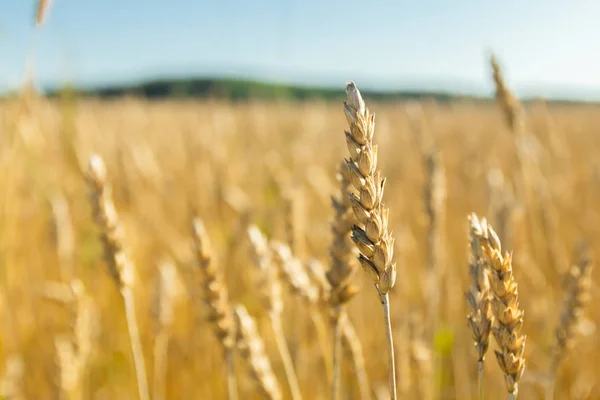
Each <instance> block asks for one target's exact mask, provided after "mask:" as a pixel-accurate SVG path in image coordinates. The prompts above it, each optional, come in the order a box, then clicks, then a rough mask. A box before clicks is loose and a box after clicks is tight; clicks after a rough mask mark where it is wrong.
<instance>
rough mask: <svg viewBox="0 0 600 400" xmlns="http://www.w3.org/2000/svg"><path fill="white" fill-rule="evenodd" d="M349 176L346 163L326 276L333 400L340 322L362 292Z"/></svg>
mask: <svg viewBox="0 0 600 400" xmlns="http://www.w3.org/2000/svg"><path fill="white" fill-rule="evenodd" d="M348 175H349V171H348V168H347V167H346V163H345V162H342V164H340V166H339V167H338V173H337V180H338V183H339V192H338V193H337V194H336V195H334V196H332V197H331V204H332V206H333V212H334V215H333V219H332V221H331V234H332V241H331V244H330V246H329V258H330V268H329V271H327V274H326V277H327V282H328V288H329V290H328V295H329V299H328V302H329V305H330V307H331V311H332V322H333V332H334V339H333V340H334V343H333V382H332V385H331V398H332V400H336V399H337V398H338V394H339V385H340V368H341V343H340V342H341V336H342V335H341V332H342V330H341V326H340V324H341V322H340V321H342V320H344V319H345V310H344V306H345V304H346V303H347V302H348V301H349V300H350V299H351V298H352V297H354V295H356V293H358V288H357V287H356V286H354V285H353V284H352V283H351V282H350V281H351V280H352V277H353V276H354V273H355V272H356V269H357V267H358V266H357V265H356V262H355V257H356V248H355V247H354V246H353V244H352V240H351V239H350V232H351V230H352V226H353V225H354V224H355V222H356V219H355V218H354V215H353V213H352V203H351V202H350V198H349V197H348V192H350V190H351V189H350V180H349V178H348Z"/></svg>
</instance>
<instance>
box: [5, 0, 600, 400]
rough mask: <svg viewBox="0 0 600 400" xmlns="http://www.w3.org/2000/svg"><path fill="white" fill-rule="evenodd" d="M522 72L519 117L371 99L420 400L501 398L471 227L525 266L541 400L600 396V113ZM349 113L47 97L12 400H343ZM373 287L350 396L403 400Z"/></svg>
mask: <svg viewBox="0 0 600 400" xmlns="http://www.w3.org/2000/svg"><path fill="white" fill-rule="evenodd" d="M48 4H49V2H44V1H42V2H40V8H39V9H37V14H36V20H37V23H38V24H41V23H42V22H43V21H44V20H45V16H44V13H45V11H44V9H45V7H47V5H48ZM499 68H500V67H499V66H498V64H497V62H496V61H495V60H493V61H492V68H491V69H490V73H489V75H490V81H494V82H495V85H496V91H497V103H494V102H492V101H476V100H469V99H465V100H460V99H455V100H452V101H447V102H440V101H435V100H423V101H381V100H380V99H376V98H370V97H369V96H368V95H367V96H365V100H366V102H367V105H368V107H369V110H370V111H371V112H373V113H375V114H376V115H377V119H376V128H375V132H376V134H375V137H374V139H373V140H374V142H375V143H376V144H377V145H378V146H379V152H378V167H379V169H381V171H382V173H383V175H384V176H385V177H386V179H387V183H386V191H385V204H386V207H388V208H389V209H390V213H389V220H388V229H389V230H390V231H392V232H393V235H394V237H395V243H394V250H395V261H396V263H397V267H396V268H397V281H396V285H395V286H394V287H393V289H392V290H391V292H390V298H391V302H392V308H391V324H392V331H393V336H394V341H395V359H396V362H395V364H396V378H397V392H398V398H400V399H426V400H433V399H471V398H473V399H475V398H478V364H477V348H476V347H475V346H474V339H473V332H472V329H471V328H470V326H469V324H468V322H467V318H466V317H467V315H468V314H469V313H470V312H471V311H472V310H471V309H470V308H469V304H468V303H467V301H466V300H465V293H466V292H468V291H470V290H473V289H470V287H471V285H472V284H473V283H472V279H473V278H472V277H471V276H470V269H469V264H470V263H473V254H474V252H476V249H474V248H472V247H471V246H470V243H471V241H472V240H473V239H472V238H470V236H469V227H470V225H469V220H468V217H469V215H471V213H476V214H477V215H478V216H480V217H482V218H483V217H485V218H487V221H488V222H489V223H490V224H491V225H492V226H493V227H494V229H495V231H496V232H497V234H498V239H499V240H500V241H501V242H502V248H503V249H505V250H507V251H509V252H510V253H511V254H512V270H513V273H514V279H515V280H516V282H517V283H518V288H519V290H518V298H519V305H518V308H519V309H521V310H523V311H524V315H523V318H522V320H523V326H522V328H521V327H520V325H519V326H518V327H517V328H515V326H512V327H510V329H517V333H518V330H519V329H520V332H521V333H522V334H524V335H526V336H527V342H526V343H527V345H526V347H525V352H524V354H523V358H524V359H525V360H526V368H525V372H524V374H523V376H522V378H520V381H519V398H522V399H538V398H540V399H550V398H556V399H598V398H600V386H599V385H598V384H599V382H600V381H599V379H598V374H599V372H600V346H599V345H598V340H597V325H598V323H600V307H598V306H597V304H598V300H599V299H598V279H597V274H596V273H594V272H590V271H593V269H591V266H592V265H593V255H594V254H600V201H599V200H598V199H599V197H600V164H599V162H598V160H600V135H599V133H600V132H599V131H598V127H599V126H600V113H599V112H598V106H597V105H596V104H593V103H589V104H586V103H576V104H575V103H574V104H568V103H553V102H546V101H543V100H533V101H527V102H525V103H523V104H521V103H519V101H518V100H517V99H516V98H515V97H514V95H513V94H512V92H511V91H510V89H509V88H508V87H507V84H506V83H505V82H504V80H503V78H502V75H501V74H502V72H501V71H500V69H499ZM357 84H358V85H360V82H357ZM342 101H343V99H342V98H341V97H340V98H339V99H338V98H335V99H334V100H327V101H326V100H316V99H313V100H308V101H299V100H292V99H288V100H280V101H267V100H257V99H250V100H245V101H237V102H234V101H228V100H223V99H204V100H193V99H190V100H184V99H181V100H178V99H168V100H148V99H145V98H142V97H138V96H121V97H117V98H114V99H100V98H98V99H95V98H93V97H88V96H85V97H84V96H79V95H78V94H76V93H75V92H72V91H70V90H68V89H65V90H63V91H61V92H60V93H59V94H58V95H56V96H52V97H47V96H44V95H43V94H40V93H39V92H38V91H37V90H35V88H34V87H33V86H31V85H24V86H23V87H22V88H20V90H19V91H18V92H17V93H15V94H14V95H12V96H9V97H7V98H5V99H3V100H1V101H0V194H1V197H0V321H1V324H0V363H1V364H0V377H1V382H0V394H1V395H2V396H3V398H7V399H63V398H64V399H99V400H100V399H137V398H152V399H226V398H235V396H233V395H232V392H233V393H235V392H237V396H238V397H239V398H240V399H253V398H263V396H266V397H270V398H275V399H276V398H284V399H287V398H294V400H297V399H299V398H300V397H302V398H304V399H328V398H331V390H332V387H331V386H332V379H333V376H332V375H333V370H332V362H333V359H332V356H333V352H334V330H335V329H334V325H335V323H334V322H335V320H336V318H334V317H335V316H336V315H337V316H339V314H336V312H339V311H340V310H341V308H340V309H335V308H334V310H333V311H334V312H332V308H331V307H330V306H331V304H328V299H325V300H323V299H324V297H327V295H325V294H323V292H322V291H323V290H325V289H324V286H323V282H324V281H323V275H322V273H323V272H324V271H326V270H328V269H329V268H330V267H331V258H330V246H332V241H333V235H332V231H331V224H332V222H333V223H335V220H334V217H335V215H336V214H335V211H334V208H333V207H332V199H331V197H332V196H334V197H335V196H337V195H338V194H339V190H340V189H339V183H338V182H337V178H336V177H337V174H338V171H339V169H338V168H339V165H340V163H341V162H342V161H343V159H344V157H347V149H346V142H345V138H344V130H345V129H348V128H347V123H346V120H345V118H344V107H343V102H342ZM90 159H91V160H92V161H91V164H90ZM90 168H91V169H90ZM342 175H343V174H342ZM106 188H108V189H107V190H108V191H107V192H105V191H104V190H106ZM102 196H108V197H102ZM107 199H108V200H107ZM111 199H112V200H111ZM111 201H112V202H114V209H113V208H112V204H111ZM335 204H336V203H335V201H334V205H335ZM115 211H116V213H115ZM111 224H112V225H111ZM121 224H122V225H121ZM111 229H112V230H111ZM121 229H122V230H121ZM348 233H349V231H348ZM472 233H473V231H471V234H472ZM483 234H484V233H482V235H483ZM491 243H492V244H494V242H493V240H492V242H491ZM111 246H112V247H111ZM288 248H289V250H288ZM107 249H108V250H107ZM352 263H356V260H354V259H353V261H352ZM353 265H354V264H353ZM257 267H258V268H257ZM356 268H357V269H358V272H357V273H356V274H350V275H351V283H352V285H354V286H353V287H349V288H347V290H348V293H347V294H348V299H349V298H350V297H352V298H351V299H349V300H348V299H346V298H344V299H342V300H340V303H341V304H343V305H344V308H343V310H345V313H347V320H345V319H344V324H342V328H341V329H342V331H343V335H344V338H346V339H344V340H343V341H342V342H343V345H342V349H341V354H342V356H341V362H340V368H341V369H340V376H339V386H338V393H337V395H336V397H337V398H339V399H363V400H364V399H368V398H372V399H386V398H389V395H390V394H389V392H388V355H387V353H386V349H385V331H384V325H383V324H382V323H381V322H382V312H381V305H380V303H381V301H380V299H379V298H378V297H377V296H375V293H376V291H375V289H374V287H373V281H372V279H371V278H370V277H369V275H367V274H365V273H363V271H361V270H360V268H358V263H356ZM590 273H591V275H590ZM273 282H275V285H276V286H269V285H272V284H273ZM345 283H348V282H345ZM265 284H267V293H265ZM325 286H326V285H325ZM273 287H275V288H274V289H273ZM269 290H274V292H273V291H271V292H269ZM224 291H226V292H227V294H226V295H224V294H223V293H224ZM355 292H356V294H355ZM354 294H355V295H354ZM346 300H347V301H346ZM329 301H330V302H331V301H332V300H329ZM239 306H243V307H245V309H244V308H239ZM340 307H341V306H340ZM234 309H235V313H234V312H233V310H234ZM246 310H247V314H246ZM336 310H337V311H336ZM341 315H342V316H343V317H342V318H346V317H345V314H344V313H342V314H341ZM248 316H249V317H250V318H251V319H250V318H248ZM252 319H253V321H254V323H255V325H256V326H254V325H253V324H252ZM517 319H518V318H517ZM132 327H133V329H134V330H135V329H137V330H138V331H139V332H137V333H139V344H140V345H141V347H140V348H139V349H137V351H136V345H135V343H136V342H138V340H137V339H136V337H137V335H136V333H135V332H132ZM349 327H350V328H349ZM494 327H495V328H493V329H497V327H496V325H494ZM352 328H353V329H354V330H355V331H356V332H354V331H349V330H348V329H352ZM245 335H247V336H245ZM253 335H254V336H253ZM348 337H350V339H347V338H348ZM516 337H517V336H515V337H514V338H513V340H516V339H515V338H516ZM507 340H508V339H507ZM261 346H264V354H260V353H261V351H262V350H263V347H261ZM353 346H354V347H353ZM498 349H500V348H499V346H498V345H497V343H496V342H495V341H494V340H493V339H491V340H490V350H489V351H488V357H486V361H485V363H484V364H483V365H484V370H483V377H484V380H485V386H484V390H485V398H486V399H502V398H506V395H507V394H506V386H505V382H504V377H503V371H502V370H501V369H500V368H499V366H498V363H497V362H496V357H495V356H494V350H498ZM500 350H501V349H500ZM256 352H258V353H256ZM357 352H358V353H357ZM286 353H289V359H287V356H286ZM359 353H362V357H363V358H364V366H363V365H361V361H360V359H359V360H358V361H357V359H356V355H357V354H359ZM517 358H518V357H517ZM269 364H270V365H269ZM232 366H233V368H232ZM253 367H256V369H254V372H253V373H254V375H253V373H252V372H251V370H252V368H253ZM364 373H366V376H365V374H364ZM361 374H362V375H361ZM143 375H145V377H144V376H143ZM294 376H295V377H296V378H297V383H296V382H294V381H295V378H294ZM144 380H145V381H147V383H146V384H143V383H141V381H144ZM517 380H518V378H517ZM141 386H147V389H146V388H142V387H141ZM146 390H147V392H148V393H145V392H146Z"/></svg>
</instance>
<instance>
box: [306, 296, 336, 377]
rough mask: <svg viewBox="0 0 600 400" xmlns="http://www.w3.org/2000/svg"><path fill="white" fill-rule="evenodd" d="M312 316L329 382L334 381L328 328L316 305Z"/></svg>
mask: <svg viewBox="0 0 600 400" xmlns="http://www.w3.org/2000/svg"><path fill="white" fill-rule="evenodd" d="M310 318H311V320H312V322H313V325H314V326H315V331H316V332H317V338H318V340H319V347H320V348H321V354H322V356H323V364H324V365H325V373H326V374H327V383H329V382H332V381H333V370H332V368H331V363H330V361H329V357H328V355H329V354H330V353H329V351H330V350H329V346H328V345H327V328H326V327H325V322H324V321H323V317H322V316H321V314H320V313H319V311H318V310H317V309H316V308H315V307H311V311H310Z"/></svg>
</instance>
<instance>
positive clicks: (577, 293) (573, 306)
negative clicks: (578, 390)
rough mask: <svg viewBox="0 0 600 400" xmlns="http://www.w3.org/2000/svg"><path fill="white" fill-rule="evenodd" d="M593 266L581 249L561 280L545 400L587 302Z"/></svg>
mask: <svg viewBox="0 0 600 400" xmlns="http://www.w3.org/2000/svg"><path fill="white" fill-rule="evenodd" d="M593 265H594V260H593V257H592V254H591V252H590V251H589V250H587V249H585V250H582V252H581V254H580V256H579V261H578V262H577V264H576V265H574V266H572V267H571V269H570V270H569V273H568V275H567V277H566V279H565V288H564V289H565V300H564V305H563V310H562V312H561V314H560V319H559V323H558V326H557V327H556V343H555V345H554V349H553V354H552V361H551V363H550V370H549V372H548V375H549V383H548V387H547V388H546V399H552V398H553V396H554V385H555V382H556V373H557V372H558V368H559V366H560V364H561V362H562V360H563V359H564V357H565V355H566V353H567V351H568V350H569V349H571V348H572V347H573V344H574V341H575V338H576V333H577V332H576V331H577V325H578V323H579V322H580V321H581V314H582V313H583V310H584V308H585V307H586V305H587V304H588V303H589V301H590V288H591V285H592V279H591V275H592V268H593Z"/></svg>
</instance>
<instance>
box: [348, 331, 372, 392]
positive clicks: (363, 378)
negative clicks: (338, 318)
mask: <svg viewBox="0 0 600 400" xmlns="http://www.w3.org/2000/svg"><path fill="white" fill-rule="evenodd" d="M342 336H343V340H344V341H345V342H346V345H347V346H348V349H349V350H350V353H351V355H352V361H353V363H354V372H355V373H356V377H357V379H358V386H359V389H360V396H361V399H362V400H370V399H371V386H370V385H369V378H368V376H367V370H366V369H365V357H364V356H363V352H362V346H361V345H360V341H359V339H358V335H357V334H356V330H355V329H354V326H353V325H352V323H351V322H350V320H349V319H346V320H344V321H343V323H342Z"/></svg>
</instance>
